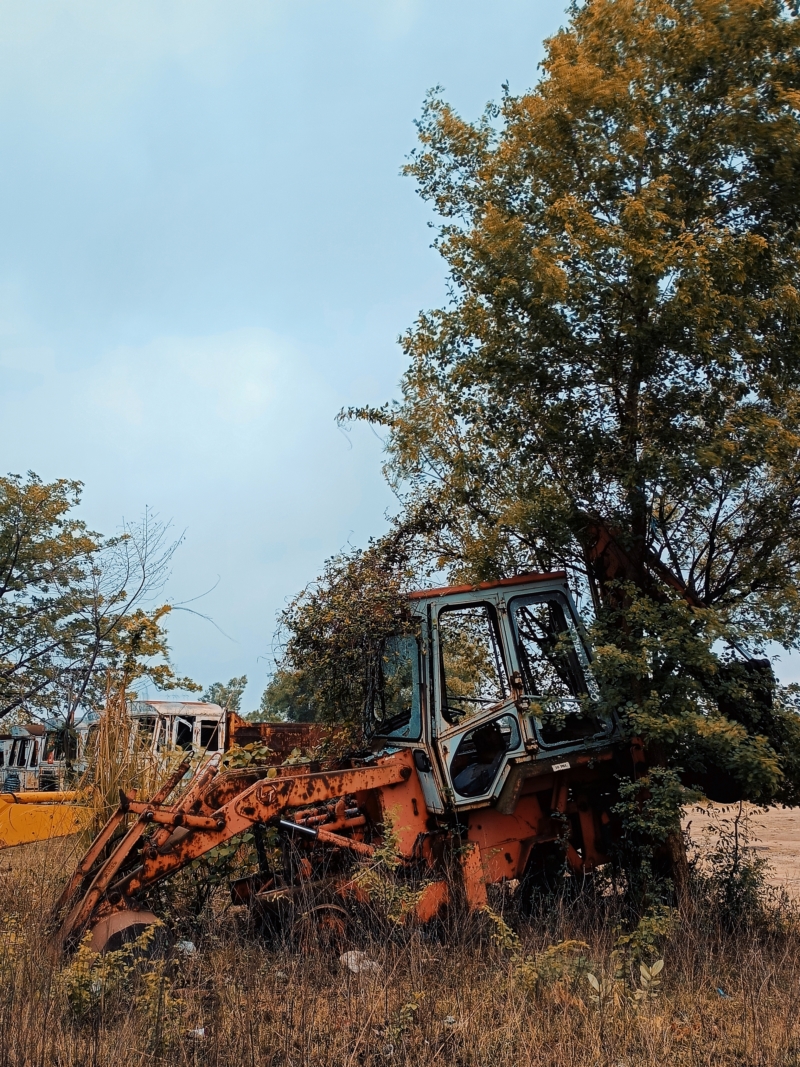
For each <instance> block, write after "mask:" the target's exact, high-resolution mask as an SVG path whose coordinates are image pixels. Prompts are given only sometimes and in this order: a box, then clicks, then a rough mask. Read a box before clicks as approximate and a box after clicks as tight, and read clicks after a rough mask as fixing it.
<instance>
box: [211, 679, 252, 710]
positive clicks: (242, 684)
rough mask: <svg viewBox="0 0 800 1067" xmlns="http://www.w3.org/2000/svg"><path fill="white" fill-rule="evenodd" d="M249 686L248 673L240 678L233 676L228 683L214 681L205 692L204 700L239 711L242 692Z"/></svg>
mask: <svg viewBox="0 0 800 1067" xmlns="http://www.w3.org/2000/svg"><path fill="white" fill-rule="evenodd" d="M246 688H247V675H246V674H243V675H241V676H240V677H239V678H231V680H230V681H229V682H228V684H227V685H225V683H224V682H213V683H212V684H211V685H210V686H209V687H208V688H207V689H206V691H205V692H204V693H203V696H202V698H201V699H202V700H205V701H207V702H208V703H209V704H219V706H220V707H221V708H222V709H223V711H235V712H237V713H238V712H239V711H241V708H242V694H243V693H244V691H245V689H246Z"/></svg>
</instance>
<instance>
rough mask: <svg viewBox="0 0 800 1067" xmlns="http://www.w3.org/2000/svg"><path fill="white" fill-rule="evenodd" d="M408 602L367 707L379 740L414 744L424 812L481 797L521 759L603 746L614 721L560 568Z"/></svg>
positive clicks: (495, 789) (562, 761) (548, 761)
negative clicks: (407, 622)
mask: <svg viewBox="0 0 800 1067" xmlns="http://www.w3.org/2000/svg"><path fill="white" fill-rule="evenodd" d="M410 604H411V611H412V617H413V619H414V626H412V627H409V632H408V633H406V634H403V635H399V636H397V637H393V638H390V639H389V641H388V642H386V645H385V648H384V651H383V655H382V656H381V657H380V661H381V662H380V665H379V669H378V677H377V678H376V684H374V685H373V686H372V687H371V694H372V695H371V698H370V706H369V712H370V717H371V725H372V729H373V732H374V736H375V740H376V741H378V742H381V743H383V744H384V745H385V746H387V747H395V746H397V747H408V746H411V747H413V748H415V749H416V752H415V756H414V760H415V763H416V766H417V770H418V772H419V776H420V781H421V782H422V786H423V790H424V792H425V797H426V803H427V805H428V807H429V809H430V810H431V811H441V810H443V799H442V798H443V797H444V796H449V797H450V799H451V801H452V803H453V804H454V805H455V806H457V807H459V808H463V807H477V806H485V805H486V804H487V802H493V801H495V800H496V799H497V797H498V796H499V795H500V792H501V790H502V787H503V785H504V783H505V781H506V779H507V777H508V774H509V772H510V770H511V768H512V767H513V766H515V765H517V764H520V763H527V764H531V763H537V764H539V763H541V764H542V765H543V766H542V768H541V769H542V770H543V771H544V770H547V771H549V770H555V771H558V770H565V769H568V768H569V766H570V760H571V759H572V758H575V757H576V756H578V755H580V754H581V753H584V752H587V751H590V750H592V749H597V748H599V747H605V746H607V745H608V743H609V739H610V738H611V736H612V734H613V732H614V724H613V722H612V721H610V720H609V719H607V718H606V717H604V716H603V715H602V714H601V713H600V710H599V708H600V705H599V691H598V687H597V684H596V682H595V680H594V678H593V676H592V670H591V654H590V650H589V647H588V644H587V642H586V639H585V637H584V634H583V630H582V627H581V624H580V621H579V617H578V613H577V610H576V608H575V605H574V602H573V600H572V597H571V596H570V593H569V589H568V587H567V582H566V574H565V573H564V572H554V573H550V574H535V575H532V574H528V575H521V576H519V577H516V578H507V579H503V580H501V581H498V582H485V583H481V584H479V585H470V586H449V587H445V588H442V589H431V590H423V591H420V592H417V593H412V594H411V596H410ZM528 770H529V771H530V770H531V768H528ZM526 773H527V772H526Z"/></svg>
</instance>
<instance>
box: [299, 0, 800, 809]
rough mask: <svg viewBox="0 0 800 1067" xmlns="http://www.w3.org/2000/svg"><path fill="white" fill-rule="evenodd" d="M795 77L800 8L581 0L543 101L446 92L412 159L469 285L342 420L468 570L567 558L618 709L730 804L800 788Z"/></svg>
mask: <svg viewBox="0 0 800 1067" xmlns="http://www.w3.org/2000/svg"><path fill="white" fill-rule="evenodd" d="M798 91H800V19H798V10H797V6H796V5H795V4H792V3H785V2H783V0H764V2H755V0H725V2H721V0H673V2H668V0H589V2H586V3H576V4H574V5H572V6H570V8H569V18H568V22H567V23H566V25H565V27H564V29H563V30H561V31H560V32H559V33H558V34H556V35H555V36H554V37H552V38H551V39H550V40H549V41H547V42H546V52H545V59H544V61H543V63H542V77H541V80H540V81H539V83H538V85H536V86H535V88H534V89H533V90H532V91H529V92H526V93H523V94H522V95H519V96H515V95H512V93H511V92H510V90H508V89H506V90H505V92H504V95H503V97H502V99H501V100H500V102H499V103H497V104H490V105H489V106H488V107H487V109H486V112H485V114H484V116H483V117H482V118H481V119H480V120H479V121H477V122H470V121H468V120H466V119H464V118H462V117H461V116H459V115H458V114H457V113H456V111H455V110H454V109H453V108H452V107H451V106H450V105H449V104H448V103H447V102H446V101H445V100H444V99H443V97H442V95H441V93H440V92H439V91H434V92H433V93H432V94H431V95H430V96H429V98H428V100H427V102H426V104H425V107H424V110H423V113H422V117H421V120H420V122H419V136H420V147H419V149H418V151H417V152H415V153H414V154H413V155H412V158H411V160H410V162H409V164H408V166H407V168H406V171H407V173H408V174H409V175H410V176H412V177H413V178H414V179H415V180H416V182H417V185H418V189H419V192H420V195H421V196H422V198H423V199H424V200H426V201H427V202H428V203H429V204H430V205H431V206H432V207H433V209H434V210H435V212H436V213H437V215H438V218H439V225H438V235H437V240H436V247H437V248H438V250H439V251H440V252H441V254H442V256H443V257H444V260H445V263H446V266H447V269H448V272H449V281H450V289H449V292H450V301H449V303H448V304H447V305H446V306H444V307H442V308H439V309H436V310H432V311H428V312H425V313H423V314H422V315H421V316H420V317H419V319H418V320H417V322H416V323H415V324H414V326H413V327H412V328H411V329H410V330H409V331H408V332H407V333H406V335H405V336H404V337H403V339H402V345H403V348H404V350H405V353H406V355H407V357H408V369H407V371H406V373H405V375H404V376H403V380H402V399H401V400H400V402H399V403H397V404H394V405H386V406H385V407H383V408H380V409H353V410H351V411H349V412H347V413H345V415H344V416H343V417H345V418H347V417H351V418H352V417H358V418H364V419H367V420H369V421H371V422H372V423H374V424H378V425H381V426H382V427H384V428H386V430H387V431H388V439H387V452H388V462H387V474H388V477H389V479H390V481H391V482H392V485H393V487H394V488H395V490H396V491H397V493H398V494H399V496H400V498H401V499H402V500H403V502H404V513H403V522H404V524H405V526H406V528H407V529H409V530H410V529H413V528H414V527H415V525H416V530H417V543H418V547H419V551H420V553H421V554H423V555H425V554H427V557H428V559H429V560H430V561H431V562H433V563H434V564H435V565H438V566H440V567H443V568H445V569H447V570H448V572H449V573H450V575H451V576H452V577H454V578H456V579H461V580H469V581H473V580H481V579H489V578H499V577H503V576H506V575H509V574H512V573H519V572H524V571H527V570H538V571H549V570H552V569H555V568H562V567H563V568H566V569H567V570H568V571H569V573H570V576H571V578H572V580H573V583H574V586H575V587H576V588H577V589H578V590H579V591H580V592H581V593H582V594H583V598H584V606H585V607H586V608H587V614H588V605H589V604H590V603H591V604H592V605H593V608H594V614H595V616H596V624H595V626H594V631H593V637H594V646H595V661H594V670H595V672H596V675H597V677H598V679H599V680H600V681H601V683H602V689H603V696H604V700H605V702H606V703H607V705H609V706H610V708H612V709H613V710H614V712H615V713H616V714H617V715H618V717H619V719H620V721H621V722H622V723H623V724H624V727H625V729H626V731H627V732H628V734H629V735H630V736H631V737H633V736H640V737H644V739H645V740H646V742H647V746H648V752H649V756H650V760H651V762H653V763H655V764H658V765H660V766H662V767H666V768H670V769H672V770H673V771H674V773H675V774H676V775H678V776H680V778H681V780H682V781H683V782H684V783H687V784H689V785H691V784H698V785H699V786H700V787H701V788H702V789H704V790H706V791H708V790H711V789H712V787H713V789H714V790H715V791H716V793H717V795H718V796H719V798H720V799H722V797H723V795H729V796H737V795H738V796H745V797H748V798H750V799H752V800H755V801H763V802H768V801H770V800H774V799H780V800H784V801H787V802H790V803H795V802H797V800H798V798H800V764H798V759H797V753H798V751H800V719H798V716H797V714H796V711H795V708H794V707H793V705H792V703H791V700H789V699H788V698H787V695H786V694H782V693H780V692H778V691H777V689H776V687H775V685H774V679H773V677H772V673H771V670H770V667H769V663H768V662H767V661H766V660H764V659H763V655H764V650H765V648H766V647H767V644H768V642H777V643H778V644H780V645H781V646H783V647H784V648H795V647H797V646H798V642H800V629H799V628H798V627H799V626H800V622H799V620H800V612H798V611H797V600H798V588H799V583H798V577H800V574H799V572H798V567H800V481H799V480H798V470H800V462H798V460H800V452H799V450H800V422H798V414H799V413H800V361H799V360H798V352H800V344H798V322H799V321H800V320H799V319H798V306H800V305H799V304H798V267H799V266H800V244H799V243H798V224H800V201H798V197H797V195H796V190H797V180H798V170H799V169H800V111H799V110H798V106H797V102H798ZM291 621H292V620H291V619H290V620H289V622H290V623H291ZM675 798H676V800H677V799H678V792H677V791H676V792H675Z"/></svg>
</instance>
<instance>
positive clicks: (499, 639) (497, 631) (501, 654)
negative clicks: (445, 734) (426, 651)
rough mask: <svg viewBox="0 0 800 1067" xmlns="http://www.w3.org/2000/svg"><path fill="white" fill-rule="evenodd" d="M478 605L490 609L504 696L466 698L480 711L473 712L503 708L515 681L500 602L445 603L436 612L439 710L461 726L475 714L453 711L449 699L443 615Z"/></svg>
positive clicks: (444, 716) (442, 714)
mask: <svg viewBox="0 0 800 1067" xmlns="http://www.w3.org/2000/svg"><path fill="white" fill-rule="evenodd" d="M476 608H478V609H484V610H485V611H486V615H487V618H488V621H489V627H490V630H491V633H492V637H493V647H492V653H493V661H494V667H495V670H496V671H497V672H498V681H499V682H500V689H501V691H502V696H501V697H500V698H499V699H498V700H496V701H493V702H489V701H487V702H486V703H483V702H482V701H480V700H475V701H471V700H470V701H466V700H465V702H468V703H474V705H475V709H476V710H475V711H474V712H473V714H481V713H482V712H484V711H487V710H488V709H489V708H494V707H500V706H501V705H502V704H503V703H504V702H505V701H507V700H509V699H510V698H511V684H510V681H509V679H510V677H511V672H510V670H509V663H508V650H507V649H506V647H505V643H504V641H503V630H502V627H501V625H500V618H499V612H498V610H497V605H496V604H494V603H493V602H492V601H490V600H479V601H470V602H468V603H465V604H458V603H453V604H444V605H442V607H440V608H439V610H438V611H437V613H436V633H437V645H438V650H437V660H438V673H439V693H440V701H439V710H440V712H441V716H442V718H443V719H444V721H445V722H446V723H447V724H448V726H457V725H458V724H459V723H461V722H463V721H464V720H465V719H467V718H470V717H471V715H470V714H468V713H467V712H466V710H463V711H460V712H459V713H456V714H453V711H455V710H456V709H455V708H454V709H452V710H451V708H450V702H449V700H448V692H447V671H446V670H445V663H444V653H445V647H444V646H445V642H444V641H443V639H442V617H443V616H446V615H453V614H456V613H457V612H464V611H474V610H475V609H476ZM498 660H499V662H498ZM498 668H499V669H498Z"/></svg>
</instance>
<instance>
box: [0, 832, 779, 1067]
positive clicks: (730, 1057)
mask: <svg viewBox="0 0 800 1067" xmlns="http://www.w3.org/2000/svg"><path fill="white" fill-rule="evenodd" d="M71 848H72V849H74V848H75V845H74V843H71V842H69V841H66V842H65V841H60V842H55V841H54V842H50V843H48V844H46V845H40V846H28V847H26V848H24V849H17V850H12V851H9V852H5V853H2V854H1V855H0V871H1V873H0V915H2V919H3V935H2V942H1V943H0V1067H6V1065H9V1067H11V1065H13V1067H28V1065H31V1067H33V1065H37V1067H39V1065H41V1067H52V1065H63V1067H67V1065H73V1064H75V1065H78V1064H80V1065H81V1067H88V1065H92V1067H94V1065H97V1067H106V1065H108V1067H129V1065H131V1067H132V1065H134V1064H151V1063H152V1064H155V1063H164V1064H170V1065H180V1064H187V1065H188V1064H204V1065H205V1064H208V1065H214V1067H217V1065H220V1067H221V1065H236V1067H244V1065H249V1067H256V1065H259V1067H261V1065H276V1067H277V1065H280V1067H284V1065H285V1067H289V1065H293V1067H305V1065H320V1067H322V1065H326V1067H327V1065H330V1067H334V1065H337V1067H338V1065H342V1067H344V1065H367V1064H381V1065H384V1067H385V1065H387V1064H425V1065H426V1067H430V1065H432V1064H442V1065H454V1064H455V1065H464V1067H467V1065H470V1067H472V1065H475V1067H503V1065H506V1064H508V1065H512V1064H513V1065H514V1067H519V1065H520V1064H543V1065H544V1064H547V1065H552V1067H560V1065H562V1064H563V1065H564V1067H567V1065H569V1067H580V1065H583V1064H586V1065H587V1067H589V1065H591V1067H595V1065H608V1067H621V1065H628V1067H633V1065H639V1064H642V1065H644V1064H665V1063H669V1064H675V1065H682V1064H687V1065H689V1064H692V1065H694V1064H698V1065H699V1064H709V1065H712V1064H713V1065H715V1067H717V1065H727V1064H730V1065H734V1064H735V1065H748V1067H750V1065H756V1064H758V1065H761V1064H763V1065H772V1064H775V1065H777V1064H781V1065H788V1064H796V1063H800V1018H799V1017H798V1016H799V1015H800V1013H798V1001H799V1000H800V945H799V944H798V936H797V935H798V926H797V923H796V921H795V920H794V919H793V918H792V917H791V916H784V917H782V918H776V917H775V916H774V915H773V916H772V917H771V918H770V919H769V921H767V922H766V923H764V922H762V923H761V924H760V925H758V926H744V927H741V928H740V929H738V930H737V931H734V932H727V933H726V932H725V931H724V930H723V929H722V928H721V927H720V926H718V925H717V924H716V922H715V919H714V916H713V915H712V914H709V912H708V910H707V909H706V910H703V909H704V907H705V905H704V902H703V900H699V901H697V902H696V908H697V909H698V910H696V911H695V914H694V918H692V919H691V920H690V919H688V918H687V916H686V915H684V917H683V919H679V920H678V921H677V922H676V924H675V925H674V928H673V932H672V933H671V934H670V935H669V936H668V938H667V941H666V943H665V944H664V946H663V955H664V959H665V968H664V971H663V987H662V989H661V990H660V991H659V992H658V995H657V996H656V997H655V998H653V999H651V1000H646V1001H643V1002H641V1003H640V1004H639V1005H636V1006H634V1005H633V1004H632V1003H630V1002H629V1001H628V1000H627V999H625V998H623V999H622V1000H621V1001H620V1002H618V1003H614V1000H613V998H609V1001H608V1002H607V1003H606V1004H604V1005H603V1006H602V1009H600V1008H598V1007H597V1006H596V1004H594V1003H593V1002H592V998H591V987H590V985H589V983H588V982H587V981H586V978H585V975H575V976H573V977H568V976H565V977H562V978H561V979H560V980H558V979H557V980H551V981H549V982H548V981H545V982H544V983H540V984H538V985H534V984H533V983H532V981H531V967H530V960H531V958H532V957H533V956H534V954H535V953H537V952H541V951H542V950H543V949H546V947H547V946H548V945H551V944H553V943H555V942H558V941H560V940H564V939H569V938H579V939H581V940H585V941H586V942H588V946H589V947H588V950H586V956H587V957H588V960H589V961H590V965H591V967H592V969H593V970H594V972H595V973H596V974H597V975H598V976H600V977H602V976H603V975H604V974H605V975H608V974H610V973H611V972H612V970H613V964H612V957H611V952H612V949H613V946H614V938H615V930H614V917H613V915H609V914H606V915H605V916H601V915H599V911H601V910H602V908H603V907H606V908H607V907H608V901H607V900H606V902H605V904H603V902H602V901H601V902H600V903H599V904H598V903H597V902H595V904H594V905H593V906H589V905H588V903H587V902H585V901H584V902H581V901H579V902H577V903H576V902H573V903H571V904H568V903H566V902H562V904H561V905H559V906H556V907H554V908H553V909H552V910H551V911H550V913H549V914H548V915H547V916H546V918H542V919H540V920H539V921H538V922H536V923H531V922H526V921H523V920H521V919H519V918H518V917H514V918H513V922H514V925H515V927H516V929H517V930H518V932H519V935H520V939H521V945H520V947H517V948H516V949H514V948H508V947H507V948H502V947H500V946H499V945H498V944H497V943H495V942H494V941H493V940H492V937H491V936H490V935H491V931H492V929H493V924H492V923H491V922H490V921H489V920H488V919H487V918H486V917H483V916H480V917H473V918H469V917H466V916H457V917H454V918H453V920H452V925H451V928H450V929H449V930H447V931H440V933H439V936H437V937H434V936H432V935H431V934H430V933H427V934H426V933H425V932H423V931H419V930H418V931H415V932H408V931H406V932H403V933H402V934H398V935H397V936H394V937H393V936H391V931H390V929H389V928H388V927H387V928H385V929H383V930H378V931H376V932H374V933H373V934H372V935H371V934H370V933H369V932H367V931H362V932H361V934H360V935H359V941H358V945H359V948H361V949H362V950H363V951H365V952H366V953H367V954H368V957H369V958H370V959H371V960H374V961H375V962H376V963H377V964H379V966H380V970H379V971H377V972H374V973H364V974H352V973H351V972H350V971H349V970H348V969H347V968H346V967H345V966H343V965H342V964H340V962H339V960H338V954H339V951H340V949H330V948H327V949H326V948H322V947H319V946H315V945H313V944H308V943H307V944H305V945H302V946H297V945H296V944H280V945H277V946H276V945H275V944H272V945H270V944H268V943H267V942H265V941H264V940H263V939H259V938H258V937H254V936H252V935H249V934H248V933H247V931H246V930H245V928H244V927H243V925H242V923H241V921H240V920H241V916H240V915H236V914H234V912H233V911H231V910H230V909H227V908H226V906H225V904H224V897H223V896H222V895H221V894H220V896H219V897H218V899H217V902H216V904H217V906H216V909H215V913H214V915H213V917H211V918H208V919H206V920H205V922H204V923H203V925H202V927H201V928H200V929H199V930H197V931H195V932H194V933H193V935H192V936H194V937H195V939H196V941H197V951H196V952H195V953H193V954H191V955H188V956H186V955H179V954H177V953H175V952H172V953H168V954H167V956H166V958H162V959H158V960H156V961H155V962H149V963H145V964H142V965H140V967H139V969H138V973H137V971H136V970H132V971H131V970H128V972H127V973H126V974H125V976H124V977H123V979H122V980H120V981H119V983H118V985H117V987H116V988H113V987H112V986H109V988H107V989H106V990H105V991H103V992H102V993H98V991H97V989H95V990H94V992H92V991H91V990H90V991H89V992H90V996H91V997H93V998H94V1000H93V1003H92V1005H91V1006H90V1007H89V1008H88V1009H85V1010H83V1011H82V1012H76V1011H75V1010H74V1008H73V1007H72V1006H71V1004H70V1000H69V997H68V986H69V981H72V983H73V987H74V983H75V964H74V963H72V964H67V965H66V966H65V964H64V961H59V960H54V959H52V958H50V957H49V956H48V952H47V947H46V939H45V937H44V932H45V925H46V919H47V909H48V906H49V903H50V901H51V900H52V898H53V897H54V895H55V893H56V892H57V889H58V887H59V885H60V883H61V881H62V876H63V872H64V871H65V869H66V868H67V867H68V866H69V864H70V863H71V862H72V857H71V856H70V855H69V850H70V849H71ZM507 917H508V918H509V919H511V915H510V914H509V915H508V916H507ZM180 936H185V935H180ZM525 960H528V964H527V965H526V963H525ZM556 978H557V976H556ZM95 982H96V984H97V980H96V979H95ZM719 990H722V993H723V994H724V995H721V994H720V992H719ZM73 1003H74V997H73Z"/></svg>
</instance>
